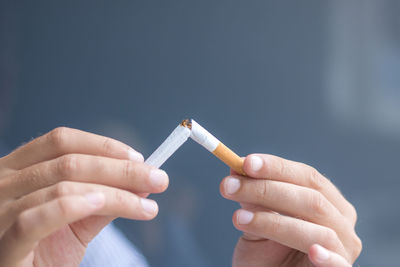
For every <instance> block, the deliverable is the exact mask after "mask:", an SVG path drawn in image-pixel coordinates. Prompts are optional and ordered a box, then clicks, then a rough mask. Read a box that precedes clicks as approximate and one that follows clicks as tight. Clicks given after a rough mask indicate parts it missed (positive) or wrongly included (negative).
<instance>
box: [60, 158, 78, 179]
mask: <svg viewBox="0 0 400 267" xmlns="http://www.w3.org/2000/svg"><path fill="white" fill-rule="evenodd" d="M77 164H78V161H77V159H76V156H74V155H65V156H62V157H61V158H60V159H59V161H58V164H57V172H58V174H59V175H60V176H61V178H64V179H68V178H70V177H71V175H73V174H74V173H75V171H76V169H77Z"/></svg>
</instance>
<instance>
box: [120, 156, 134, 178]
mask: <svg viewBox="0 0 400 267" xmlns="http://www.w3.org/2000/svg"><path fill="white" fill-rule="evenodd" d="M133 173H134V166H133V163H132V162H131V161H129V160H126V161H125V162H124V167H123V175H124V178H129V177H132V174H133Z"/></svg>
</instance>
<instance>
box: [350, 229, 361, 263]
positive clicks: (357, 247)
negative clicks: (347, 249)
mask: <svg viewBox="0 0 400 267" xmlns="http://www.w3.org/2000/svg"><path fill="white" fill-rule="evenodd" d="M352 243H353V244H352V247H353V249H354V253H353V260H355V259H357V258H358V256H359V255H360V254H361V251H362V247H363V245H362V241H361V239H360V238H359V237H358V236H357V235H356V234H354V235H353V240H352Z"/></svg>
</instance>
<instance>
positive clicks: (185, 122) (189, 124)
mask: <svg viewBox="0 0 400 267" xmlns="http://www.w3.org/2000/svg"><path fill="white" fill-rule="evenodd" d="M181 125H182V126H183V127H186V128H189V129H192V120H190V119H185V120H183V121H182V122H181Z"/></svg>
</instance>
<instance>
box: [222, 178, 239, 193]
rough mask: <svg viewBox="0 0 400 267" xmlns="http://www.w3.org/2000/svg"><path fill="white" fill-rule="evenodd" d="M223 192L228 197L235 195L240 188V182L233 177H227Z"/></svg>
mask: <svg viewBox="0 0 400 267" xmlns="http://www.w3.org/2000/svg"><path fill="white" fill-rule="evenodd" d="M224 187H225V192H226V193H227V194H229V195H232V194H234V193H236V192H237V191H238V190H239V188H240V180H239V179H237V178H235V177H228V178H226V180H225V183H224Z"/></svg>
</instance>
